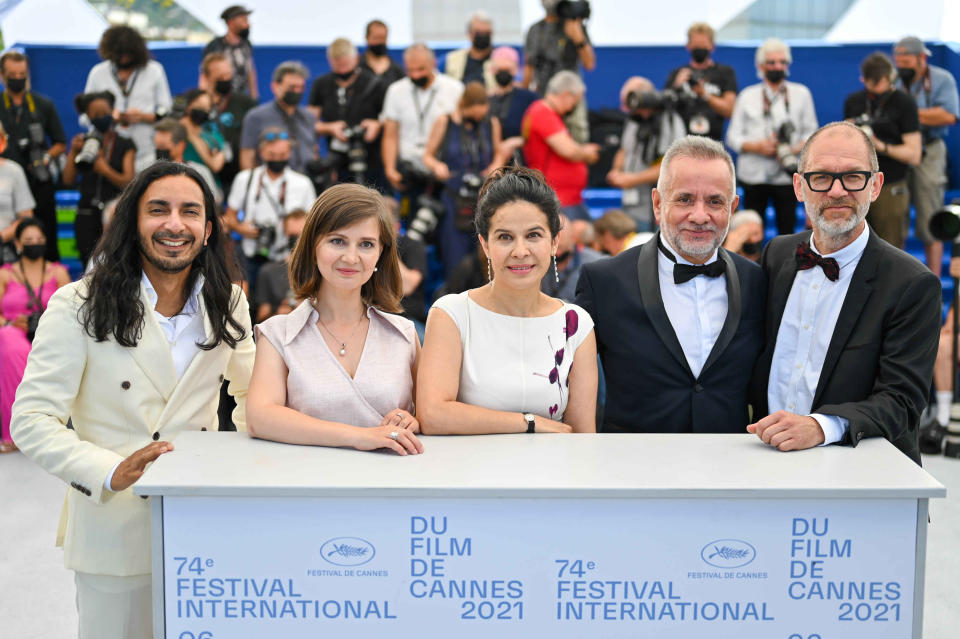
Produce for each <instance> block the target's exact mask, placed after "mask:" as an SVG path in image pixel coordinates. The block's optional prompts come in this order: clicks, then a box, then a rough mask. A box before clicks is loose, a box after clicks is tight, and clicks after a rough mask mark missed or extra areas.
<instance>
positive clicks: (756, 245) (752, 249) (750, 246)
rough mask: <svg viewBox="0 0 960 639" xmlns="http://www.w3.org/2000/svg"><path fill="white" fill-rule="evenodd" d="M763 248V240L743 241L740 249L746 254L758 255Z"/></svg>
mask: <svg viewBox="0 0 960 639" xmlns="http://www.w3.org/2000/svg"><path fill="white" fill-rule="evenodd" d="M762 248H763V242H744V243H743V246H742V247H741V249H740V250H741V251H743V252H744V254H746V255H759V254H760V250H761V249H762Z"/></svg>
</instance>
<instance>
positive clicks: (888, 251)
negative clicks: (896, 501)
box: [753, 231, 942, 463]
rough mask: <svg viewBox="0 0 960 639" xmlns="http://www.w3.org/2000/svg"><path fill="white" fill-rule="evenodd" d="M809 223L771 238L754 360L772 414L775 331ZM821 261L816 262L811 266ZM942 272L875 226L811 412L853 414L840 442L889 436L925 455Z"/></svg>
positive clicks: (761, 401)
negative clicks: (759, 351) (923, 430)
mask: <svg viewBox="0 0 960 639" xmlns="http://www.w3.org/2000/svg"><path fill="white" fill-rule="evenodd" d="M810 234H811V232H810V231H805V232H803V233H797V234H796V235H782V236H780V237H776V238H774V239H773V240H771V241H770V243H769V244H768V245H767V247H766V249H765V250H764V252H763V257H762V258H761V265H762V266H763V270H764V272H765V273H766V274H767V281H768V283H769V284H768V286H769V291H768V294H767V299H768V300H769V304H768V305H767V321H766V333H767V339H766V347H765V348H764V352H763V355H761V357H760V361H759V363H758V364H757V376H756V382H757V383H755V386H754V391H753V393H754V404H755V405H756V406H757V407H758V409H759V411H760V412H759V416H758V417H762V416H764V415H766V414H767V412H768V409H767V383H768V381H769V379H770V367H771V363H772V360H773V351H774V348H775V347H776V343H777V332H778V330H779V328H780V320H781V319H782V318H783V310H784V308H785V307H786V305H787V298H788V297H789V295H790V289H791V288H792V287H793V280H794V278H795V277H796V274H797V263H796V259H795V257H794V255H795V254H796V250H797V244H799V243H800V242H807V243H809V241H810ZM814 268H819V267H814ZM940 295H941V293H940V280H939V279H937V277H936V276H934V275H933V274H932V273H931V272H930V271H929V270H928V269H927V268H926V267H925V266H924V265H923V264H921V263H920V262H918V261H917V260H916V259H914V258H913V257H911V256H909V255H907V254H906V253H904V252H903V251H901V250H900V249H897V248H894V247H893V246H891V245H890V244H887V243H886V242H884V241H883V240H882V239H880V237H879V236H878V235H877V234H876V233H873V232H871V233H870V237H869V239H868V240H867V246H866V248H865V249H864V251H863V255H862V256H861V257H860V262H859V263H858V264H857V268H856V270H855V271H854V272H853V278H852V279H851V281H850V288H849V289H848V290H847V296H846V298H845V299H844V300H843V306H842V307H841V309H840V316H839V317H838V318H837V325H836V327H835V328H834V330H833V337H832V338H831V340H830V346H829V347H828V348H827V355H826V359H825V360H824V362H823V370H822V371H821V372H820V382H819V384H818V385H817V390H816V393H815V394H814V397H813V408H812V411H811V412H815V413H821V414H824V415H837V416H839V417H845V418H846V419H848V420H850V427H849V429H848V431H847V434H846V435H845V436H844V438H843V439H842V440H841V442H840V443H842V444H847V445H851V446H856V445H857V443H858V442H859V441H860V440H861V439H863V438H864V437H886V438H887V439H889V440H890V441H891V442H892V443H893V444H894V446H896V447H897V448H899V449H900V450H902V451H903V452H904V453H905V454H906V455H907V456H909V457H910V458H911V459H913V460H914V461H915V462H917V463H920V453H919V447H918V442H917V423H918V422H919V420H920V413H921V412H922V411H923V408H924V406H926V403H927V398H928V396H929V394H930V384H931V381H932V378H933V363H934V360H935V359H936V357H937V345H938V343H939V339H940V337H939V336H940V313H941V309H942V306H941V305H942V298H941V297H940Z"/></svg>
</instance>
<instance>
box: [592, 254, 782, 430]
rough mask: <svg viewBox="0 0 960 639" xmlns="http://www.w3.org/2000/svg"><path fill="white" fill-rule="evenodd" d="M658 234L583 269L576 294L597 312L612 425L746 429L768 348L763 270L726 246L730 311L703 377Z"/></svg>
mask: <svg viewBox="0 0 960 639" xmlns="http://www.w3.org/2000/svg"><path fill="white" fill-rule="evenodd" d="M658 237H659V235H657V236H654V238H653V239H652V240H650V241H649V242H647V243H646V244H644V245H643V246H638V247H634V248H632V249H629V250H627V251H624V252H623V253H621V254H620V255H617V256H616V257H613V258H610V259H608V260H600V261H598V262H594V263H593V264H586V265H584V267H583V270H582V271H581V273H580V281H579V282H578V284H577V299H576V302H577V304H579V305H580V306H582V307H583V308H584V309H586V310H587V311H588V312H589V313H590V315H591V316H592V317H593V321H594V323H595V329H594V330H595V331H596V337H597V349H598V352H599V354H600V359H601V361H602V363H603V371H604V375H605V377H606V384H607V404H606V411H605V414H604V419H603V424H602V430H603V431H606V432H638V433H690V432H693V433H742V432H744V429H745V428H746V425H747V421H748V418H747V396H748V389H749V382H750V374H751V372H752V369H753V366H754V364H755V362H756V359H757V355H758V354H759V353H760V350H761V348H762V347H763V298H764V289H765V286H764V281H763V273H762V272H761V270H760V268H759V267H757V265H756V264H754V263H753V262H751V261H749V260H746V259H744V258H742V257H740V256H738V255H734V254H732V253H729V252H727V251H725V250H723V249H720V253H719V259H721V260H723V261H724V262H726V264H727V273H726V276H725V278H726V282H727V300H728V310H727V317H726V320H725V322H724V324H723V327H722V329H721V330H720V335H719V337H718V338H717V341H716V343H715V344H714V346H713V350H712V351H711V352H710V355H709V357H708V358H707V361H706V363H705V364H704V367H703V370H702V371H701V373H700V376H699V377H694V376H693V373H692V372H691V371H690V367H689V365H688V364H687V359H686V357H685V356H684V354H683V349H682V348H681V346H680V342H679V340H678V339H677V336H676V334H675V333H674V330H673V326H672V325H671V324H670V320H669V318H668V317H667V313H666V310H665V309H664V307H663V299H662V298H661V296H660V280H659V277H658V275H657V253H658V250H657V238H658ZM701 277H702V276H701Z"/></svg>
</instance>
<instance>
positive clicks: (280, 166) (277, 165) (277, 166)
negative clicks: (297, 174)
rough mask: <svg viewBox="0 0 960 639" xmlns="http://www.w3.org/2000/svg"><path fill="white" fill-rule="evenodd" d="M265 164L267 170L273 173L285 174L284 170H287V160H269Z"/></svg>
mask: <svg viewBox="0 0 960 639" xmlns="http://www.w3.org/2000/svg"><path fill="white" fill-rule="evenodd" d="M264 164H266V165H267V169H268V170H269V171H270V172H271V173H283V170H284V169H285V168H287V160H267V161H266V162H264Z"/></svg>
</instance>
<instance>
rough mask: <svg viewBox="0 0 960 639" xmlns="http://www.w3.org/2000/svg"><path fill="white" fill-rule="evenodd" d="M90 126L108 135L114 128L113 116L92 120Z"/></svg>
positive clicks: (103, 116)
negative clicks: (111, 128)
mask: <svg viewBox="0 0 960 639" xmlns="http://www.w3.org/2000/svg"><path fill="white" fill-rule="evenodd" d="M90 124H92V125H93V128H95V129H96V130H97V131H99V132H100V133H106V132H107V131H109V130H110V127H112V126H113V116H112V115H109V114H108V115H101V116H100V117H98V118H90Z"/></svg>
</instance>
